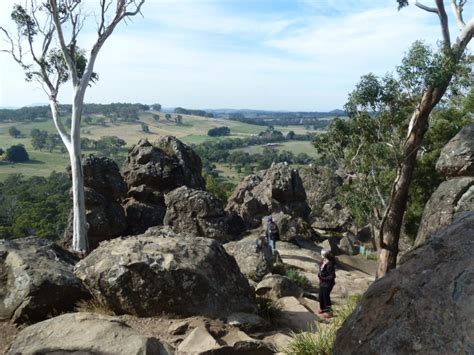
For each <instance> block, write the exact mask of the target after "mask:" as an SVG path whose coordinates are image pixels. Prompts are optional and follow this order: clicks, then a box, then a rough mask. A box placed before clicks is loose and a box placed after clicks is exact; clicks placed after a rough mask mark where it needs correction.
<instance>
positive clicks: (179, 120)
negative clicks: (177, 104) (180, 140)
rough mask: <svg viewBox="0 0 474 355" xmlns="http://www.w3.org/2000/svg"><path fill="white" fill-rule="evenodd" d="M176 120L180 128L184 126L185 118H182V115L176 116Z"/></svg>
mask: <svg viewBox="0 0 474 355" xmlns="http://www.w3.org/2000/svg"><path fill="white" fill-rule="evenodd" d="M174 119H175V121H176V124H177V125H178V126H181V125H182V124H183V116H181V115H176V117H175V118H174Z"/></svg>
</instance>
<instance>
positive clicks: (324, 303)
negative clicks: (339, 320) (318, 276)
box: [319, 283, 334, 312]
mask: <svg viewBox="0 0 474 355" xmlns="http://www.w3.org/2000/svg"><path fill="white" fill-rule="evenodd" d="M333 287H334V283H331V284H327V283H323V284H320V285H319V308H320V309H321V311H323V312H331V306H332V304H331V291H332V289H333Z"/></svg>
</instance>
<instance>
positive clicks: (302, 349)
mask: <svg viewBox="0 0 474 355" xmlns="http://www.w3.org/2000/svg"><path fill="white" fill-rule="evenodd" d="M359 300H360V295H350V296H348V297H347V298H346V302H345V303H344V304H343V305H341V306H338V307H334V317H333V318H332V319H331V321H330V323H329V324H324V325H318V326H317V328H316V329H315V330H312V331H310V332H301V333H292V335H291V336H292V337H293V340H292V341H291V342H290V344H289V345H288V346H287V347H286V348H285V349H283V350H282V352H284V353H285V354H287V355H290V354H291V355H330V354H332V349H333V347H334V341H335V340H336V333H337V330H338V329H339V328H340V327H341V326H342V323H344V321H345V320H346V319H347V318H348V317H349V316H350V315H351V314H352V312H353V311H354V310H355V309H356V307H357V304H358V302H359Z"/></svg>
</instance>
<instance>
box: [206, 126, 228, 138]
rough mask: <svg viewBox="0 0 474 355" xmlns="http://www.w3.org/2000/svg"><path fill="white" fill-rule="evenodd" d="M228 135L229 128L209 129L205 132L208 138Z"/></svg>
mask: <svg viewBox="0 0 474 355" xmlns="http://www.w3.org/2000/svg"><path fill="white" fill-rule="evenodd" d="M229 134H230V128H229V127H226V126H223V127H215V128H211V129H210V130H209V131H207V135H208V136H209V137H219V136H228V135H229Z"/></svg>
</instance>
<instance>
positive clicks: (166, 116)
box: [165, 113, 171, 121]
mask: <svg viewBox="0 0 474 355" xmlns="http://www.w3.org/2000/svg"><path fill="white" fill-rule="evenodd" d="M165 118H166V120H167V121H171V115H170V114H169V113H167V114H165Z"/></svg>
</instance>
